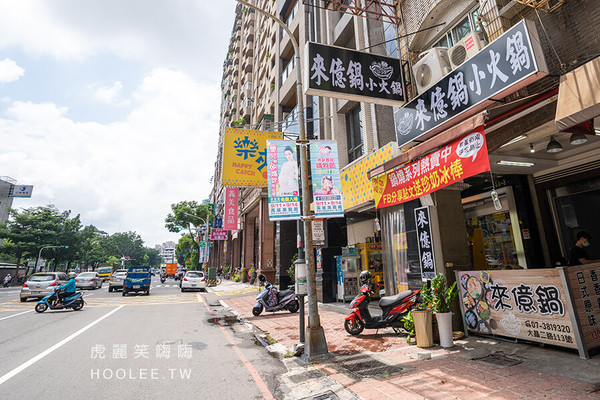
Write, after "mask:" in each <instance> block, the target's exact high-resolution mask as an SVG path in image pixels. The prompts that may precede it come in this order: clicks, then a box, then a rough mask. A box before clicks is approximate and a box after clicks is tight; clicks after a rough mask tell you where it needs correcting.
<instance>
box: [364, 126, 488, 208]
mask: <svg viewBox="0 0 600 400" xmlns="http://www.w3.org/2000/svg"><path fill="white" fill-rule="evenodd" d="M489 170H490V161H489V158H488V152H487V145H486V142H485V134H484V132H483V126H480V127H479V128H477V129H476V130H474V131H473V132H471V133H468V134H466V135H465V136H463V137H461V138H459V139H457V140H455V141H454V142H451V143H449V144H447V145H446V146H443V147H442V148H441V149H439V150H438V151H435V152H433V153H431V154H428V155H426V156H424V157H422V158H421V159H419V160H417V161H415V162H412V163H410V164H408V165H405V166H404V167H401V168H397V169H395V170H393V171H392V172H389V173H387V174H386V175H382V176H378V177H375V178H373V179H371V183H372V184H373V193H374V195H375V205H376V206H377V208H383V207H390V206H395V205H397V204H401V203H404V202H406V201H410V200H414V199H417V198H419V197H421V196H424V195H426V194H429V193H432V192H435V191H436V190H439V189H442V188H444V187H446V186H448V185H451V184H453V183H455V182H458V181H461V180H463V179H465V178H468V177H470V176H473V175H477V174H479V173H481V172H485V171H489Z"/></svg>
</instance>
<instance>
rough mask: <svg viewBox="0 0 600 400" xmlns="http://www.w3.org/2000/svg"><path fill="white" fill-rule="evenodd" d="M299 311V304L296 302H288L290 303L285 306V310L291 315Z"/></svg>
mask: <svg viewBox="0 0 600 400" xmlns="http://www.w3.org/2000/svg"><path fill="white" fill-rule="evenodd" d="M299 309H300V303H298V300H292V301H290V303H289V304H288V306H287V310H288V311H289V312H291V313H295V312H298V310H299Z"/></svg>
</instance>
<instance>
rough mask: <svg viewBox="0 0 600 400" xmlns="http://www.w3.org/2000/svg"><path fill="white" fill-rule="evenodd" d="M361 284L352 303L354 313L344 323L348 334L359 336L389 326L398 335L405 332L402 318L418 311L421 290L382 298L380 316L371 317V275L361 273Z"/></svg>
mask: <svg viewBox="0 0 600 400" xmlns="http://www.w3.org/2000/svg"><path fill="white" fill-rule="evenodd" d="M359 282H360V284H361V285H362V286H361V288H360V291H359V293H358V295H356V297H355V298H354V300H352V302H351V303H350V309H351V310H352V312H351V313H350V314H349V315H348V316H347V317H346V320H345V321H344V328H345V329H346V332H348V333H349V334H351V335H359V334H360V333H361V332H362V331H363V329H365V328H367V329H382V328H387V327H388V326H390V327H392V328H393V329H394V332H396V333H397V334H399V333H401V332H402V331H403V330H404V322H403V321H402V317H404V316H406V315H407V314H408V313H409V311H411V310H413V309H416V308H417V306H418V305H419V302H420V299H419V293H420V292H421V291H420V290H407V291H404V292H402V293H400V294H397V295H395V296H386V297H382V298H381V300H379V308H381V315H380V316H371V313H370V312H369V302H370V301H371V294H373V290H372V288H371V273H370V272H369V271H363V272H361V273H360V276H359Z"/></svg>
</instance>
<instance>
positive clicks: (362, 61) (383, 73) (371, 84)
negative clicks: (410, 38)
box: [304, 42, 406, 106]
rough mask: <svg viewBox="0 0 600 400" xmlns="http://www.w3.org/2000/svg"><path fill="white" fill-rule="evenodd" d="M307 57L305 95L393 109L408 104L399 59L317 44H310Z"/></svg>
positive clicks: (306, 49) (307, 44) (306, 50)
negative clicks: (362, 102)
mask: <svg viewBox="0 0 600 400" xmlns="http://www.w3.org/2000/svg"><path fill="white" fill-rule="evenodd" d="M304 54H307V55H308V56H307V57H305V60H306V65H305V68H304V73H305V76H304V82H308V84H307V85H305V88H306V90H305V94H308V95H314V96H325V97H334V98H338V99H344V100H354V101H366V102H369V103H376V104H383V105H389V106H400V105H402V104H404V103H405V102H406V94H405V91H404V78H403V76H402V67H401V65H400V61H399V60H398V59H397V58H391V57H385V56H381V55H378V54H372V53H365V52H361V51H355V50H350V49H346V48H343V47H337V46H327V45H323V44H318V43H314V42H308V43H306V47H305V51H304Z"/></svg>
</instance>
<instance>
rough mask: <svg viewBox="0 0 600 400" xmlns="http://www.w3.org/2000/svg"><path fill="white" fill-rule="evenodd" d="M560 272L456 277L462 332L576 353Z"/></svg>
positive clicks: (469, 273)
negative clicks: (541, 344)
mask: <svg viewBox="0 0 600 400" xmlns="http://www.w3.org/2000/svg"><path fill="white" fill-rule="evenodd" d="M559 272H560V271H559V270H558V269H536V270H493V271H492V270H488V271H459V272H457V280H458V282H459V283H458V286H459V287H460V299H459V301H460V302H461V311H462V314H463V317H464V323H465V327H466V328H467V329H468V330H469V331H472V332H477V333H482V334H489V335H498V336H506V337H510V338H512V339H522V340H529V341H532V342H540V343H548V344H552V345H555V346H562V347H568V348H574V349H576V348H577V342H578V340H579V337H578V335H577V332H576V330H574V329H573V325H572V323H571V316H570V314H569V307H568V303H567V301H569V298H568V293H565V290H564V288H563V285H562V283H561V278H560V275H559Z"/></svg>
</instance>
